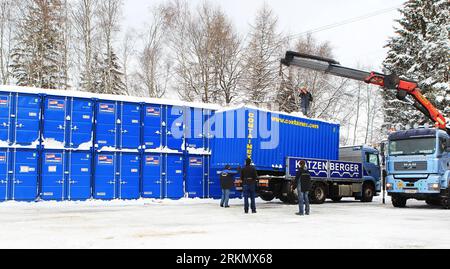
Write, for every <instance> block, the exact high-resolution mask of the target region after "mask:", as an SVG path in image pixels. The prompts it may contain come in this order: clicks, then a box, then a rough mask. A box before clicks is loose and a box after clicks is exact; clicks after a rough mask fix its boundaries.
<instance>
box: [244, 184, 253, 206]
mask: <svg viewBox="0 0 450 269" xmlns="http://www.w3.org/2000/svg"><path fill="white" fill-rule="evenodd" d="M255 197H256V184H250V185H244V210H245V212H248V209H249V202H248V199H249V198H250V200H251V208H252V211H253V212H256V201H255Z"/></svg>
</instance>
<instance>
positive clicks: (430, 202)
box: [425, 199, 442, 206]
mask: <svg viewBox="0 0 450 269" xmlns="http://www.w3.org/2000/svg"><path fill="white" fill-rule="evenodd" d="M425 202H426V203H427V205H431V206H440V205H442V201H440V200H436V199H427V200H426V201H425Z"/></svg>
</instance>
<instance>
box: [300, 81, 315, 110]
mask: <svg viewBox="0 0 450 269" xmlns="http://www.w3.org/2000/svg"><path fill="white" fill-rule="evenodd" d="M300 100H301V101H300V106H301V108H302V112H303V114H304V115H305V116H309V109H310V107H311V102H313V101H314V98H313V96H312V94H311V93H310V92H309V91H308V90H307V89H306V88H303V89H300Z"/></svg>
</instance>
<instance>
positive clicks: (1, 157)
mask: <svg viewBox="0 0 450 269" xmlns="http://www.w3.org/2000/svg"><path fill="white" fill-rule="evenodd" d="M38 158H39V155H38V152H37V151H36V150H30V149H18V148H2V149H0V200H2V201H5V200H14V201H34V200H36V198H37V194H38V175H39V174H38Z"/></svg>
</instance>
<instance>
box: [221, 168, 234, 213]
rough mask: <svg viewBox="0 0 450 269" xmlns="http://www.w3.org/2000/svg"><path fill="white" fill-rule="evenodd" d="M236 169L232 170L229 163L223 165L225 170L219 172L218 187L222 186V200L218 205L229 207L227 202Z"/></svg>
mask: <svg viewBox="0 0 450 269" xmlns="http://www.w3.org/2000/svg"><path fill="white" fill-rule="evenodd" d="M236 174H237V171H232V170H231V166H230V165H226V166H225V170H223V171H222V173H221V174H220V187H221V188H222V200H221V201H220V207H225V208H229V207H230V206H229V205H228V202H229V200H230V192H231V188H233V185H234V176H235V175H236Z"/></svg>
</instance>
